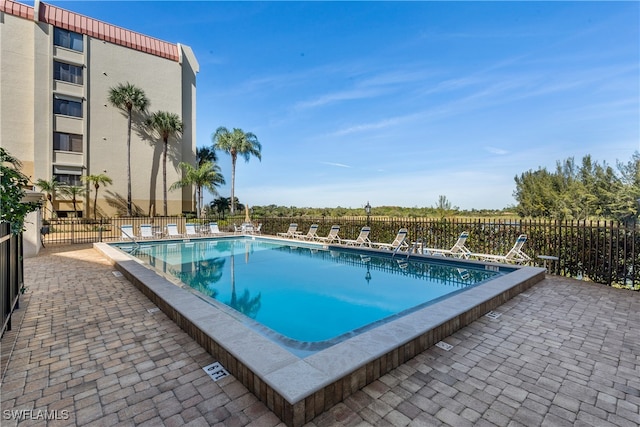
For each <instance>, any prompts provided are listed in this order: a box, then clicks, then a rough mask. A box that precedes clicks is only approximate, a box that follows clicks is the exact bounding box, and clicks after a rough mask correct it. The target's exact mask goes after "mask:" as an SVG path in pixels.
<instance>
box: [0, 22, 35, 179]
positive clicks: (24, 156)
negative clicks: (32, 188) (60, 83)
mask: <svg viewBox="0 0 640 427" xmlns="http://www.w3.org/2000/svg"><path fill="white" fill-rule="evenodd" d="M33 35H34V29H33V22H30V21H27V20H24V19H19V18H15V17H13V16H11V15H7V14H5V13H2V12H0V76H1V77H0V147H3V148H4V149H6V150H8V151H9V152H10V153H11V155H13V156H14V157H17V158H18V159H20V160H21V161H22V163H23V172H24V173H25V175H27V176H33V174H34V165H33V162H34V146H33V143H32V142H33V140H34V134H33V130H34V117H33V105H34V95H33V90H34V85H33V66H34V60H33V57H34V50H33V47H32V46H33Z"/></svg>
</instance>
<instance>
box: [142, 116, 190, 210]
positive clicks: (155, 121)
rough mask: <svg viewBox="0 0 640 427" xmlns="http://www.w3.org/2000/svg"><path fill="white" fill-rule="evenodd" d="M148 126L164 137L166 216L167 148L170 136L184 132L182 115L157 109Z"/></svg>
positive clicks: (163, 184) (163, 179) (163, 160)
mask: <svg viewBox="0 0 640 427" xmlns="http://www.w3.org/2000/svg"><path fill="white" fill-rule="evenodd" d="M147 126H149V127H150V128H151V129H153V130H155V131H156V132H157V133H158V134H160V137H161V138H162V142H163V147H162V196H163V197H164V200H163V205H162V208H163V212H164V216H167V149H168V147H169V138H170V137H172V136H174V137H176V138H177V137H178V136H179V135H180V134H181V133H182V129H183V124H182V120H180V117H179V116H178V115H177V114H175V113H169V112H167V111H157V112H155V113H153V114H152V115H151V117H149V118H148V119H147Z"/></svg>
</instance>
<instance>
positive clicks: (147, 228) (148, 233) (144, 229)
mask: <svg viewBox="0 0 640 427" xmlns="http://www.w3.org/2000/svg"><path fill="white" fill-rule="evenodd" d="M154 237H155V236H154V234H153V227H152V226H151V224H142V225H140V238H141V239H153V238H154Z"/></svg>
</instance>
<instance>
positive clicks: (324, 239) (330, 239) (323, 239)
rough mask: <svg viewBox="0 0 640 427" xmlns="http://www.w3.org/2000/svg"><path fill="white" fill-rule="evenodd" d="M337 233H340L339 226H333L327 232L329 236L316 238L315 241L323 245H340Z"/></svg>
mask: <svg viewBox="0 0 640 427" xmlns="http://www.w3.org/2000/svg"><path fill="white" fill-rule="evenodd" d="M339 232H340V226H339V225H333V226H331V230H329V234H328V235H327V236H326V237H322V236H317V237H316V238H315V240H318V241H320V242H324V243H332V242H338V243H340V236H338V233H339Z"/></svg>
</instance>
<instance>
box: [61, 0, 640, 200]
mask: <svg viewBox="0 0 640 427" xmlns="http://www.w3.org/2000/svg"><path fill="white" fill-rule="evenodd" d="M51 3H53V4H55V5H58V6H60V7H63V8H66V9H69V10H72V11H74V12H78V13H82V14H85V15H89V16H91V17H94V18H97V19H101V20H104V21H107V22H110V23H113V24H116V25H119V26H122V27H125V28H128V29H131V30H134V31H138V32H141V33H144V34H148V35H151V36H154V37H157V38H160V39H163V40H166V41H170V42H175V43H182V44H186V45H188V46H190V47H191V48H192V49H193V51H194V53H195V55H196V57H197V59H198V62H199V63H200V73H199V74H198V76H197V129H196V134H197V145H198V146H199V147H200V146H206V145H210V144H211V134H212V133H213V132H214V131H215V129H216V128H217V127H218V126H225V127H227V128H229V129H232V128H241V129H243V130H244V131H247V132H253V133H254V134H256V136H257V137H258V139H259V141H260V142H261V144H262V147H263V148H262V161H258V160H257V159H256V158H252V159H251V160H250V161H249V163H245V162H244V161H243V160H239V161H238V165H237V170H236V196H237V197H238V198H239V199H240V201H241V202H242V203H245V204H249V205H267V204H276V205H285V206H298V207H306V206H308V207H335V206H343V207H353V208H356V207H362V206H364V204H366V202H367V201H369V202H370V203H371V205H372V206H374V207H375V206H376V205H378V206H380V205H399V206H407V207H413V206H418V207H425V206H435V205H436V203H437V201H438V196H439V195H445V196H446V197H447V198H448V199H449V201H450V202H451V203H452V204H453V205H455V206H458V207H460V208H462V209H472V208H476V209H493V208H496V209H501V208H504V207H507V206H510V205H514V204H515V200H514V199H513V196H512V195H513V191H514V190H515V183H514V179H513V178H514V176H516V175H519V174H520V173H522V172H525V171H527V170H530V169H534V170H535V169H538V168H539V167H547V168H548V169H554V168H555V164H556V162H557V161H559V160H564V159H566V158H569V157H574V158H575V159H576V161H580V160H581V159H582V157H583V156H584V155H586V154H591V155H592V158H593V159H594V160H597V161H599V162H602V161H606V162H607V163H609V164H612V165H615V162H616V160H621V161H624V162H628V161H629V160H630V159H631V156H632V154H633V153H634V152H635V151H639V150H640V68H639V67H640V24H639V22H640V3H639V2H209V1H200V2H166V1H165V2H155V1H147V2H127V4H126V8H127V9H128V13H122V10H123V9H122V7H121V6H123V4H122V3H119V4H118V5H117V7H116V4H115V3H114V2H108V1H96V2H84V1H67V2H61V1H55V2H51ZM219 163H220V166H221V168H222V171H223V174H224V176H225V178H226V179H227V182H229V183H230V181H231V160H230V157H229V156H228V155H226V154H224V153H220V154H219ZM220 193H221V195H223V196H226V197H228V196H229V195H230V188H229V185H227V186H225V187H222V188H220ZM211 198H212V197H211V196H210V197H209V199H211Z"/></svg>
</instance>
